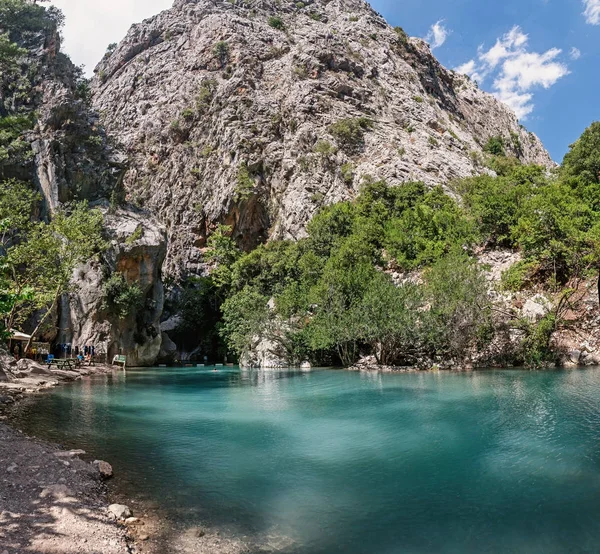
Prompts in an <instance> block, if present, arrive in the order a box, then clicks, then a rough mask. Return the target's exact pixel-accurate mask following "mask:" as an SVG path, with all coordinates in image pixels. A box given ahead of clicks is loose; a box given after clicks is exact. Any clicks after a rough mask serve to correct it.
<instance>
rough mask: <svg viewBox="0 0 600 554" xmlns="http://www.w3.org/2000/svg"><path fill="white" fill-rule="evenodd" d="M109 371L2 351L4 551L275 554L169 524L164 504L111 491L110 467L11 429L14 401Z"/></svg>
mask: <svg viewBox="0 0 600 554" xmlns="http://www.w3.org/2000/svg"><path fill="white" fill-rule="evenodd" d="M112 371H114V368H112V367H110V366H103V365H98V366H96V367H92V368H87V367H86V368H81V369H80V370H77V371H49V370H48V369H47V368H46V367H45V366H40V365H39V364H34V363H31V362H29V361H22V362H20V363H19V365H18V366H17V364H15V363H14V361H13V360H12V359H11V358H9V357H8V356H6V354H5V353H4V352H2V351H0V554H17V553H30V554H176V553H181V554H244V553H250V552H252V553H258V552H273V551H274V550H275V549H272V548H269V547H268V546H267V547H266V548H265V545H260V546H259V545H250V544H248V542H246V541H243V540H240V539H236V538H231V537H226V536H223V535H222V534H221V533H220V531H219V530H218V529H212V528H209V527H200V526H198V527H192V528H190V527H185V526H180V525H178V524H177V522H172V521H168V520H167V519H166V518H165V517H164V516H163V515H162V513H161V511H160V506H147V505H144V504H142V503H140V502H138V501H136V500H131V501H129V499H126V498H122V496H121V495H120V494H119V491H115V490H110V489H109V487H108V486H107V481H106V475H104V476H103V475H102V472H101V471H100V470H102V469H105V466H103V465H101V464H92V463H89V462H86V461H84V460H82V459H81V458H80V456H82V457H86V453H85V452H83V451H77V450H63V449H61V448H59V446H57V445H53V444H50V443H48V442H45V441H42V440H38V439H36V438H33V437H28V436H26V435H25V434H23V433H22V432H21V431H19V430H17V429H14V428H13V427H11V425H10V416H9V415H7V414H10V410H11V408H12V407H13V406H14V404H15V403H16V402H19V401H20V400H22V399H24V398H26V397H29V396H31V395H34V394H41V393H43V391H45V390H48V389H51V388H53V387H56V386H59V385H61V384H63V383H65V382H71V381H74V380H79V379H86V378H89V376H93V375H98V374H106V373H111V372H112ZM109 461H110V460H109ZM99 466H101V467H99ZM111 502H115V503H116V502H119V503H123V504H127V505H128V506H130V507H132V508H133V512H132V513H131V515H129V514H127V513H119V512H120V511H121V508H120V506H121V505H120V504H119V505H117V504H111ZM121 507H123V506H121Z"/></svg>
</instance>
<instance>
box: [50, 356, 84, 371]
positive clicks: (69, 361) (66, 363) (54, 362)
mask: <svg viewBox="0 0 600 554" xmlns="http://www.w3.org/2000/svg"><path fill="white" fill-rule="evenodd" d="M80 363H81V362H80V361H79V360H77V359H76V358H66V359H64V360H60V359H56V358H52V359H51V360H48V369H51V368H52V367H54V368H56V369H69V370H73V369H75V368H76V367H79V365H80Z"/></svg>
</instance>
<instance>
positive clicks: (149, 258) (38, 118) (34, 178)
mask: <svg viewBox="0 0 600 554" xmlns="http://www.w3.org/2000/svg"><path fill="white" fill-rule="evenodd" d="M37 13H38V19H37V20H32V21H31V22H30V21H25V20H24V18H23V20H20V21H14V22H13V21H10V20H2V21H0V31H2V32H8V35H9V37H10V40H11V41H13V42H14V44H16V45H18V47H19V48H21V49H22V51H21V52H22V58H21V59H20V61H19V65H18V66H7V67H3V68H2V71H0V80H1V83H0V85H1V86H0V97H1V98H0V99H1V100H2V103H1V105H0V117H1V118H2V121H3V125H8V124H10V125H11V126H12V128H13V129H14V128H15V127H16V126H17V125H18V126H19V129H18V130H21V128H24V132H23V133H22V135H21V136H20V137H19V138H17V139H11V141H10V142H8V141H7V139H5V135H7V133H6V132H5V131H4V129H5V127H4V126H3V135H2V137H1V138H0V141H2V144H1V145H0V146H1V147H2V151H3V152H5V151H6V152H7V153H8V155H7V156H6V157H5V158H4V157H1V156H0V158H2V159H0V174H1V176H2V178H4V179H8V178H17V179H20V180H22V181H28V182H31V183H33V184H35V185H36V186H37V188H38V189H39V191H40V192H41V194H42V199H43V202H42V209H41V211H40V213H39V214H38V215H39V217H40V218H42V219H46V220H47V219H51V218H52V215H53V213H54V212H55V211H56V210H58V209H60V208H61V207H65V206H68V204H69V203H70V202H73V201H80V200H87V201H89V202H90V204H91V205H92V206H98V207H101V209H102V210H103V211H104V212H105V233H106V237H107V239H108V240H109V241H110V247H109V249H108V250H107V252H106V253H105V254H104V256H103V259H102V260H101V261H98V262H90V263H88V264H87V266H86V267H83V268H79V269H77V270H76V272H75V274H74V276H73V285H74V286H73V293H72V294H71V295H70V297H69V295H65V296H64V297H63V301H62V302H61V304H60V306H59V309H58V310H57V312H56V314H54V315H53V317H54V320H55V321H54V325H52V326H51V327H50V330H49V331H48V332H47V334H46V336H44V337H43V338H44V339H46V340H50V341H58V342H63V343H65V342H69V343H73V344H77V345H80V346H83V345H84V344H94V345H95V346H96V349H97V351H98V353H102V352H106V353H107V354H108V355H112V354H116V353H120V352H121V351H123V352H128V353H131V354H130V356H131V358H132V359H131V363H134V364H136V363H139V364H150V363H152V362H154V360H155V359H156V356H157V355H158V352H159V350H160V342H161V341H160V328H159V323H160V316H161V314H162V306H163V294H162V280H161V267H162V263H163V260H164V257H165V250H166V237H165V234H164V230H163V228H162V227H161V226H160V224H159V223H157V222H155V221H154V220H153V218H152V217H151V216H150V215H149V214H148V213H142V212H140V211H139V210H137V209H134V208H132V207H123V208H119V209H115V208H114V204H115V203H116V202H118V201H119V198H120V197H121V196H122V192H121V187H122V179H123V175H124V172H125V169H126V167H127V157H126V155H125V154H124V153H123V152H120V151H119V150H118V148H115V147H114V145H113V143H112V141H111V140H110V139H109V138H108V137H107V135H106V133H105V131H104V129H103V127H102V125H101V124H100V122H99V116H98V114H97V112H94V111H93V110H92V109H91V106H90V102H89V100H90V93H89V87H88V86H87V84H86V82H85V81H84V80H83V79H82V78H81V71H80V70H78V68H76V67H75V66H74V65H73V64H72V62H71V61H70V60H69V58H68V57H67V56H65V55H64V54H62V53H61V52H60V35H59V31H58V25H57V22H56V21H55V20H53V19H52V18H51V17H50V14H51V13H53V12H50V11H46V12H44V11H43V10H42V9H41V8H40V11H39V12H37ZM9 128H10V127H9ZM109 199H110V200H111V204H113V207H112V208H110V209H109ZM115 272H118V273H120V274H122V275H123V276H124V278H125V280H126V282H127V283H137V284H138V286H139V288H140V289H141V291H142V295H143V304H142V305H141V306H140V307H139V308H138V309H136V310H135V312H132V313H131V314H129V315H128V317H127V318H122V317H119V316H118V315H116V314H114V313H111V312H110V311H108V310H106V309H104V308H103V307H102V306H103V295H104V284H105V282H106V281H107V279H108V278H109V277H110V275H111V274H114V273H115ZM34 327H35V321H33V322H31V328H34ZM27 330H30V329H27Z"/></svg>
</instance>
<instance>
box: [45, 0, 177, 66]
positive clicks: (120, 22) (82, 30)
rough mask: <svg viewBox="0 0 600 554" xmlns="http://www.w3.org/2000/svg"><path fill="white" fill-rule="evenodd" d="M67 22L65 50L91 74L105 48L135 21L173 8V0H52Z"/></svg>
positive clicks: (118, 39)
mask: <svg viewBox="0 0 600 554" xmlns="http://www.w3.org/2000/svg"><path fill="white" fill-rule="evenodd" d="M52 4H54V5H55V6H56V7H58V8H60V9H61V10H62V11H63V12H64V14H65V16H66V18H67V22H66V25H65V29H64V32H63V34H64V37H65V40H64V45H63V46H64V48H63V49H64V51H65V52H66V53H67V54H69V56H70V57H71V59H72V60H73V62H74V63H75V64H77V65H81V64H84V65H85V68H86V73H87V74H88V75H89V74H91V73H92V71H93V69H94V67H95V66H96V64H97V63H98V62H99V61H100V59H101V58H102V56H103V55H104V52H105V51H106V47H107V46H108V45H109V44H110V43H111V42H119V41H120V40H121V39H122V38H123V37H124V36H125V33H126V32H127V30H128V29H129V27H130V26H131V25H132V24H133V23H139V22H140V21H142V20H143V19H145V18H147V17H150V16H152V15H155V14H157V13H159V12H160V11H161V10H164V9H167V8H170V7H171V6H172V4H173V0H103V1H102V2H98V0H52Z"/></svg>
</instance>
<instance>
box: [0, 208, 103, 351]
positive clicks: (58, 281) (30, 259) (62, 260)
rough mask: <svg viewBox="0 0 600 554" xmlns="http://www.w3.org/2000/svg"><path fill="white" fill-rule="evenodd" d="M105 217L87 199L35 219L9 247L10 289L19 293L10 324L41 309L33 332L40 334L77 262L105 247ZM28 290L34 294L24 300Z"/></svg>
mask: <svg viewBox="0 0 600 554" xmlns="http://www.w3.org/2000/svg"><path fill="white" fill-rule="evenodd" d="M102 221H103V217H102V214H101V213H100V212H99V211H98V210H89V209H88V207H87V204H85V203H80V204H77V205H75V207H74V208H73V209H72V210H71V211H70V212H68V213H67V212H66V211H59V212H57V213H55V214H54V216H53V219H52V220H51V221H50V223H48V224H46V223H44V222H39V223H35V224H33V225H32V226H31V228H30V229H29V230H28V232H27V236H26V237H21V239H20V241H19V242H18V243H16V244H15V245H13V246H11V247H10V248H9V249H8V250H7V253H6V263H7V266H8V272H7V273H8V275H9V276H10V281H11V282H10V292H11V294H14V295H15V296H16V297H17V298H18V299H20V300H18V301H17V302H16V303H15V305H14V307H13V309H12V310H11V311H10V313H9V314H8V316H7V318H6V327H7V328H11V327H13V325H14V323H15V322H16V321H17V320H18V321H19V322H22V321H24V320H25V319H26V318H27V317H28V316H29V315H30V314H32V313H33V312H34V311H39V312H40V313H41V317H40V319H39V323H38V325H37V327H36V328H35V330H34V331H33V333H32V336H35V335H36V333H37V332H38V331H39V330H40V329H41V328H42V326H43V325H44V324H45V323H46V321H47V320H48V318H49V317H50V315H51V314H52V312H53V310H54V309H55V308H56V306H57V304H58V300H59V298H60V296H61V295H62V294H64V293H65V292H68V291H69V290H70V289H71V286H72V285H71V279H72V276H73V270H74V269H75V267H76V266H78V265H79V264H82V263H84V262H86V261H88V260H90V259H91V258H93V257H94V256H95V255H96V254H98V253H99V252H101V251H102V250H103V249H104V248H105V247H106V243H105V241H104V240H103V238H102ZM27 290H30V291H33V297H32V298H31V299H30V300H22V298H23V293H24V291H27ZM27 347H29V344H28V345H27Z"/></svg>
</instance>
